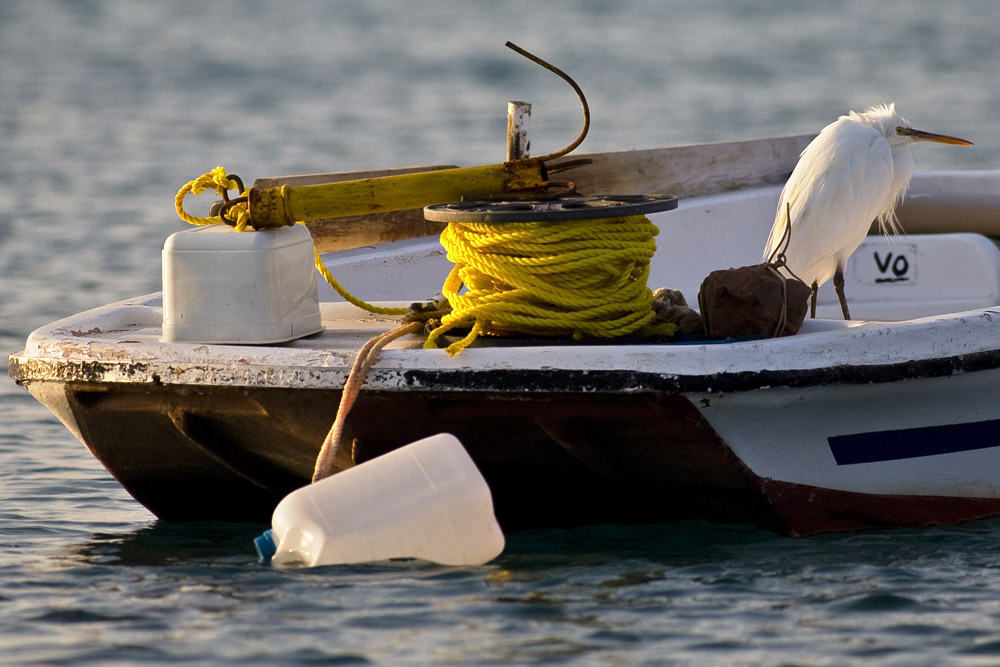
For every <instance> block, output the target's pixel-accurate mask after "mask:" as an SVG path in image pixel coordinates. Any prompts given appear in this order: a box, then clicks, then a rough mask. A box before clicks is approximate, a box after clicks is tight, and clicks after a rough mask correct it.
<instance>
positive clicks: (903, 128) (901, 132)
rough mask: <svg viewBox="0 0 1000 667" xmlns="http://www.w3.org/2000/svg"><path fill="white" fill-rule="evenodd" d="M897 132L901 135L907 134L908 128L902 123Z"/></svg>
mask: <svg viewBox="0 0 1000 667" xmlns="http://www.w3.org/2000/svg"><path fill="white" fill-rule="evenodd" d="M896 134H898V135H899V136H903V135H904V134H906V128H905V127H903V126H902V125H899V126H897V127H896Z"/></svg>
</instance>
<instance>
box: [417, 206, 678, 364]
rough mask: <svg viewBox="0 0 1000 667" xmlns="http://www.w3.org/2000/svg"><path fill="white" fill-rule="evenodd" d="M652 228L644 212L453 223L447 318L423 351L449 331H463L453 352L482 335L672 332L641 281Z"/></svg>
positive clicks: (446, 237) (447, 238)
mask: <svg viewBox="0 0 1000 667" xmlns="http://www.w3.org/2000/svg"><path fill="white" fill-rule="evenodd" d="M658 232H659V230H657V228H656V226H655V225H653V224H652V223H651V222H650V221H649V219H648V218H646V217H645V216H642V215H639V216H628V217H618V218H603V219H598V220H553V221H545V222H504V223H457V222H452V223H449V225H448V227H447V228H446V229H445V231H444V232H443V233H442V234H441V243H442V245H444V247H445V248H446V249H447V251H448V259H449V260H451V261H452V263H453V264H454V266H453V267H452V270H451V273H450V274H449V275H448V278H447V279H446V281H445V284H444V288H443V292H444V295H445V297H446V298H447V299H448V302H449V303H450V304H451V307H452V312H451V313H450V314H448V315H445V316H444V317H443V318H442V319H441V325H440V326H439V327H437V328H436V329H434V330H433V331H432V332H431V334H430V336H429V337H428V339H427V341H426V343H425V344H424V347H426V348H434V347H437V340H438V339H439V338H440V337H441V336H442V335H444V334H445V333H447V332H448V331H451V330H453V329H468V330H469V332H468V334H467V335H466V336H465V337H464V338H463V339H461V340H460V341H458V342H455V343H452V344H451V345H450V346H448V348H447V351H448V353H449V354H452V355H454V354H457V353H458V352H460V351H462V350H463V349H465V348H466V347H468V346H469V345H470V344H472V342H473V341H475V340H476V338H478V337H479V336H480V335H483V334H489V335H498V336H503V335H511V334H518V333H522V334H529V335H536V336H567V335H568V336H572V337H573V338H574V339H577V340H580V339H582V338H584V337H592V338H614V337H618V336H626V335H630V334H639V335H644V336H670V335H673V333H674V332H675V330H676V327H675V325H673V324H654V322H653V320H654V318H655V314H654V311H653V306H652V303H653V293H652V291H651V290H650V289H649V287H648V286H647V285H646V281H647V279H648V277H649V262H650V260H651V259H652V257H653V253H654V252H655V251H656V244H655V242H654V237H655V236H656V235H657V233H658ZM463 286H464V287H465V288H466V291H465V292H464V293H462V294H460V293H459V291H460V290H461V289H462V288H463Z"/></svg>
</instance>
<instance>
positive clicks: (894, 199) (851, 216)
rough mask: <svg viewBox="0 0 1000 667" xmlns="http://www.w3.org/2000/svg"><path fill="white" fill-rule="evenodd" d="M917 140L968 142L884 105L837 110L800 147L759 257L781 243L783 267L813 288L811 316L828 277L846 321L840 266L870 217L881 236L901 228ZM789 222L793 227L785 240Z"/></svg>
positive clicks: (766, 255)
mask: <svg viewBox="0 0 1000 667" xmlns="http://www.w3.org/2000/svg"><path fill="white" fill-rule="evenodd" d="M917 141H936V142H939V143H944V144H955V145H958V146H971V145H972V143H971V142H969V141H966V140H964V139H958V138H957V137H950V136H947V135H943V134H933V133H931V132H924V131H922V130H915V129H913V128H912V127H911V126H910V124H909V123H908V122H906V120H904V119H903V118H902V117H901V116H900V115H899V114H898V113H896V109H895V105H893V104H885V105H882V106H876V107H872V108H871V109H869V110H868V111H866V112H864V113H855V112H854V111H852V112H850V114H848V115H846V116H841V117H840V118H838V119H837V120H836V121H835V122H833V123H831V124H829V125H827V126H826V127H824V128H823V129H822V130H821V131H820V133H819V135H818V136H817V137H816V138H815V139H813V140H812V142H810V144H809V145H808V146H806V148H805V150H804V151H802V155H801V157H800V158H799V162H798V164H797V165H796V166H795V169H794V170H793V171H792V175H791V177H790V178H789V179H788V182H787V183H786V184H785V188H784V189H783V190H782V191H781V199H780V201H779V203H778V210H777V213H776V215H775V218H774V226H773V227H772V228H771V235H770V237H769V238H768V240H767V248H766V249H765V251H764V261H768V260H769V259H771V258H772V256H773V255H774V254H775V252H776V251H777V250H778V249H779V248H784V255H785V260H786V262H787V267H788V270H789V271H790V272H791V273H793V274H794V275H795V276H797V277H798V278H799V279H800V280H802V281H803V282H805V284H806V285H809V286H811V287H812V314H813V316H814V317H815V314H816V290H817V289H818V288H819V286H820V285H822V284H823V283H825V282H826V281H827V280H829V279H830V278H833V285H834V288H836V291H837V296H838V297H839V298H840V307H841V309H842V310H843V313H844V319H845V320H849V319H851V315H850V312H849V310H848V308H847V299H846V298H845V297H844V266H845V264H846V263H847V258H848V257H850V256H851V253H853V252H854V251H855V250H857V248H858V246H859V245H861V242H862V241H864V239H865V236H866V235H867V233H868V229H869V228H870V227H871V224H872V221H874V220H878V221H879V225H880V226H881V229H882V233H883V234H889V233H898V232H899V231H900V230H899V225H898V223H897V222H896V216H895V208H896V204H898V203H899V201H900V200H901V199H902V198H903V195H904V193H905V192H906V188H907V186H908V185H909V183H910V174H911V173H912V172H913V158H912V157H911V156H910V149H909V146H910V144H912V143H915V142H917ZM788 205H790V209H789V208H788ZM789 221H790V224H791V233H790V235H789V237H788V238H787V239H785V236H786V226H787V224H789ZM786 240H787V247H786V246H785V245H784V244H785V242H786Z"/></svg>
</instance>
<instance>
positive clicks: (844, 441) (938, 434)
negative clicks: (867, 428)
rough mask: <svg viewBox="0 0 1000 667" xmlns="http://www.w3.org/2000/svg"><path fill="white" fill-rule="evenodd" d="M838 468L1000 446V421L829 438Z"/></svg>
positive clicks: (993, 420) (992, 420)
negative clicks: (840, 466)
mask: <svg viewBox="0 0 1000 667" xmlns="http://www.w3.org/2000/svg"><path fill="white" fill-rule="evenodd" d="M827 442H829V443H830V452H832V453H833V458H834V459H835V460H836V461H837V465H842V466H844V465H853V464H855V463H876V462H879V461H899V460H902V459H916V458H920V457H922V456H937V455H938V454H954V453H956V452H967V451H971V450H974V449H989V448H990V447H1000V419H989V420H987V421H981V422H970V423H966V424H943V425H940V426H923V427H920V428H904V429H899V430H895V431H875V432H872V433H854V434H851V435H835V436H831V437H829V438H827Z"/></svg>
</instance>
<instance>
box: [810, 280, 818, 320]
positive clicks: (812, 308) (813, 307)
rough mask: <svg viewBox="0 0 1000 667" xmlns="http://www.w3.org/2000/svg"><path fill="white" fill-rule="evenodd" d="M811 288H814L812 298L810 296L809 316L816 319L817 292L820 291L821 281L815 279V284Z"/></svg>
mask: <svg viewBox="0 0 1000 667" xmlns="http://www.w3.org/2000/svg"><path fill="white" fill-rule="evenodd" d="M810 289H811V290H812V292H811V293H810V298H809V304H810V305H809V318H810V319H813V320H815V319H816V292H818V291H819V283H817V282H816V281H815V280H814V281H813V284H812V287H811V288H810Z"/></svg>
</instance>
